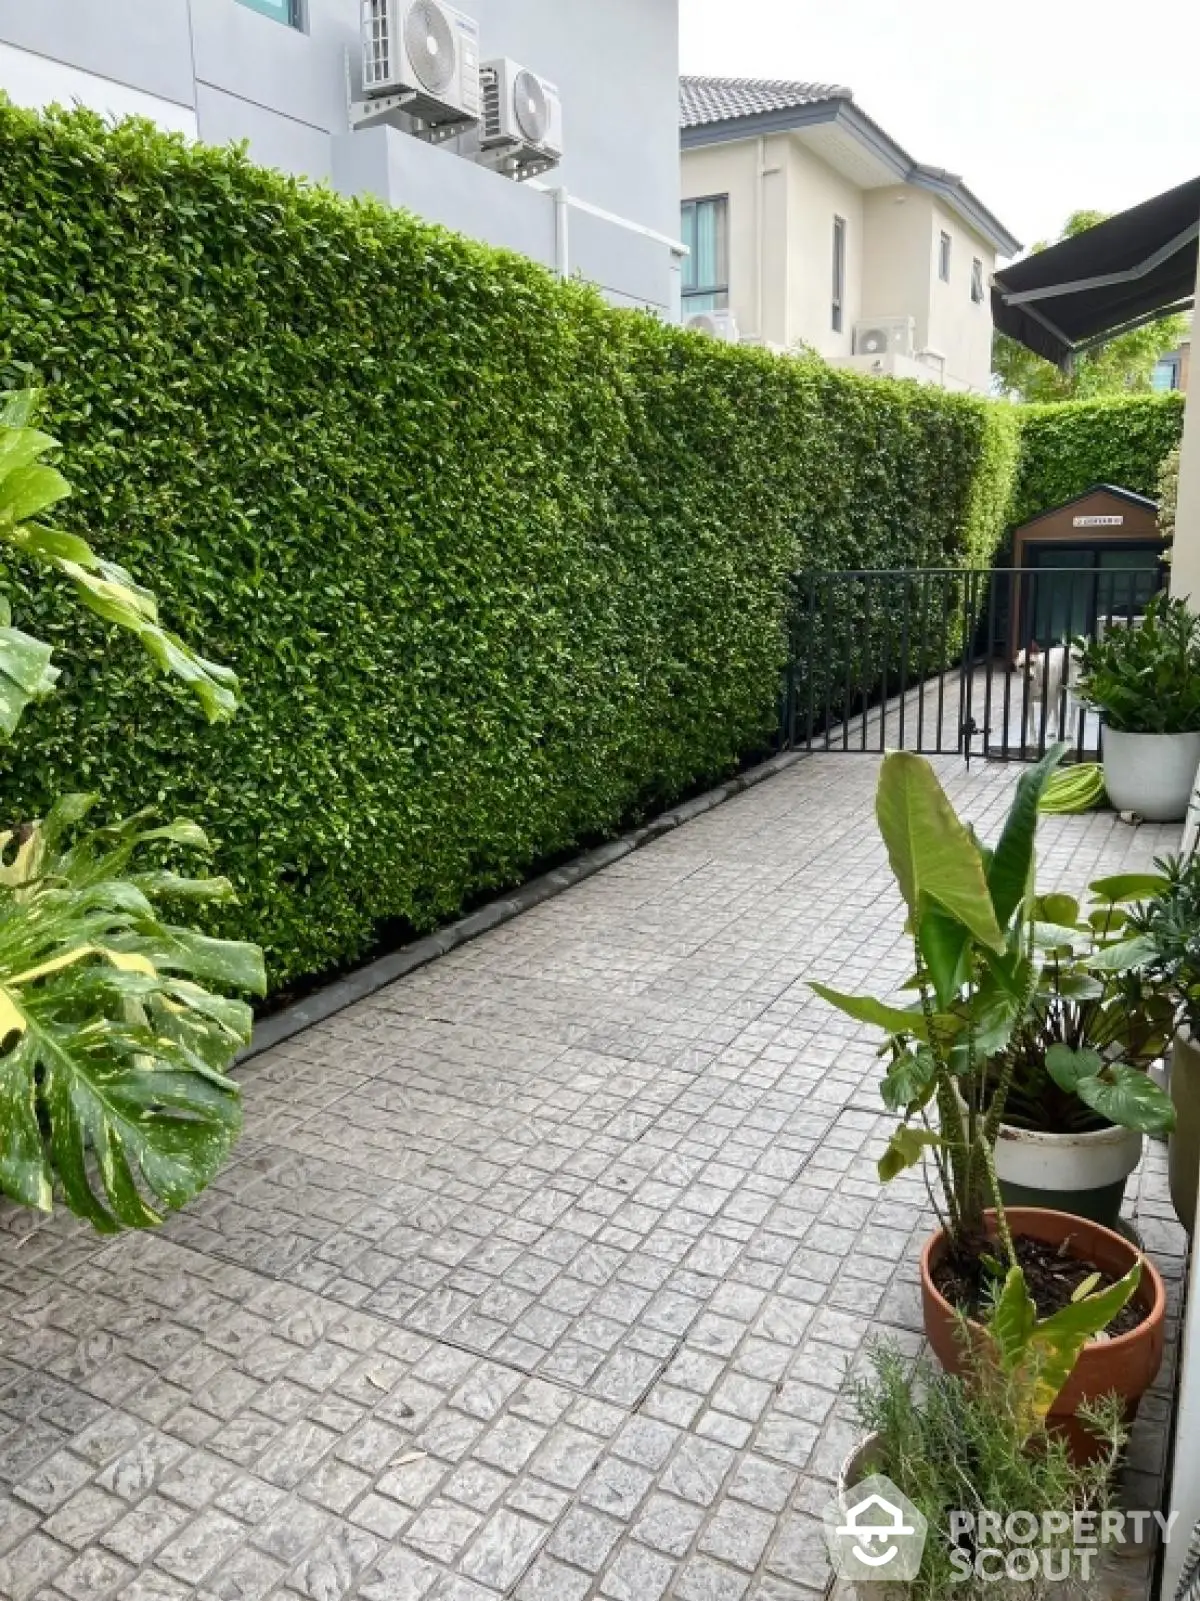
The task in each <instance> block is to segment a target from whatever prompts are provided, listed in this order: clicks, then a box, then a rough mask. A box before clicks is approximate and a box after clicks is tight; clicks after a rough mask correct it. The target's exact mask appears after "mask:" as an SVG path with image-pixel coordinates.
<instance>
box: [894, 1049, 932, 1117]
mask: <svg viewBox="0 0 1200 1601" xmlns="http://www.w3.org/2000/svg"><path fill="white" fill-rule="evenodd" d="M936 1088H937V1063H936V1062H935V1061H934V1059H933V1053H932V1052H931V1051H929V1050H926V1049H922V1050H917V1051H905V1052H904V1053H903V1054H902V1055H900V1056H897V1057H896V1058H895V1060H894V1061H893V1062H892V1063H891V1064H890V1065H889V1067H888V1070H887V1072H886V1073H885V1075H884V1078H883V1082H882V1084H881V1085H880V1094H881V1095H882V1096H883V1104H884V1105H885V1106H886V1107H887V1108H888V1110H889V1111H890V1112H909V1113H912V1112H916V1111H919V1110H920V1109H921V1108H922V1107H924V1106H928V1104H929V1102H930V1101H931V1100H932V1098H933V1094H934V1091H935V1090H936Z"/></svg>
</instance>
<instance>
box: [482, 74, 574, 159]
mask: <svg viewBox="0 0 1200 1601" xmlns="http://www.w3.org/2000/svg"><path fill="white" fill-rule="evenodd" d="M480 86H481V95H482V102H483V110H482V115H481V119H480V126H479V160H480V162H481V164H482V165H484V166H488V167H494V168H495V169H496V170H497V171H499V172H507V173H508V174H509V176H510V177H514V178H518V179H524V178H535V177H537V176H538V175H539V174H540V173H543V172H549V171H550V170H551V168H553V167H557V166H558V164H559V162H560V161H561V160H562V157H563V111H562V98H561V96H560V95H559V92H558V89H557V88H556V87H555V85H554V84H552V83H551V82H550V81H549V79H547V78H543V77H540V76H539V75H538V74H537V73H536V72H531V71H530V70H529V68H528V67H523V66H521V65H520V64H519V63H518V62H516V61H510V60H509V59H508V57H507V56H501V57H499V58H498V59H497V60H495V61H485V62H484V63H483V67H482V68H481V70H480Z"/></svg>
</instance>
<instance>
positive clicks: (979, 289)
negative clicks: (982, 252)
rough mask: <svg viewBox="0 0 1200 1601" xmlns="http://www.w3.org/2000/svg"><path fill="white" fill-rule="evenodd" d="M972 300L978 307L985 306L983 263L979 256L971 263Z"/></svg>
mask: <svg viewBox="0 0 1200 1601" xmlns="http://www.w3.org/2000/svg"><path fill="white" fill-rule="evenodd" d="M971 299H972V300H973V301H974V302H975V304H976V305H977V306H982V305H983V262H982V261H980V259H979V257H978V256H976V257H975V259H974V260H973V261H972V263H971Z"/></svg>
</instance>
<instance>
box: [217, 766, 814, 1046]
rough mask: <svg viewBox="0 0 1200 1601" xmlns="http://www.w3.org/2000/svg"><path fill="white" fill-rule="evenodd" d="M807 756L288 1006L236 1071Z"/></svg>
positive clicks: (735, 784) (708, 796)
mask: <svg viewBox="0 0 1200 1601" xmlns="http://www.w3.org/2000/svg"><path fill="white" fill-rule="evenodd" d="M804 754H805V753H804V752H803V751H795V750H789V751H782V752H781V753H780V754H779V755H778V756H772V757H770V758H769V759H768V760H767V761H765V762H760V763H759V765H758V766H757V767H752V768H750V769H749V771H747V772H745V773H740V774H739V775H738V776H737V777H736V778H731V779H729V780H727V782H725V783H724V784H718V785H717V787H716V788H715V789H710V790H706V791H705V793H704V794H703V795H697V796H696V797H695V798H694V799H693V800H690V801H685V802H684V803H683V804H682V805H681V806H675V807H672V808H671V810H670V811H667V812H663V813H662V814H661V816H659V817H655V818H653V819H652V820H651V821H650V822H648V823H644V824H643V825H642V827H641V828H635V829H634V830H633V831H632V832H631V833H628V834H622V835H621V837H620V838H619V839H614V840H610V841H609V842H608V844H606V845H598V846H597V847H596V848H595V850H590V851H585V852H584V853H583V855H582V856H577V857H576V858H575V860H574V861H572V862H568V863H567V864H566V865H565V866H564V867H556V868H555V869H554V871H553V872H552V873H544V874H542V876H541V877H540V878H531V879H530V880H529V882H528V883H527V884H522V885H521V886H520V888H519V889H515V890H513V891H512V893H511V894H509V895H505V896H502V897H501V898H500V899H499V900H494V901H489V902H488V904H487V905H486V906H481V907H480V908H479V910H478V911H477V912H471V913H470V914H469V916H467V917H461V918H459V919H458V921H457V922H455V923H450V924H449V925H448V926H447V927H446V928H443V929H439V930H438V932H437V933H436V934H429V935H427V936H426V938H424V939H419V940H416V941H414V942H413V944H411V945H405V946H403V947H402V948H401V949H400V950H398V951H392V952H390V953H389V954H388V955H387V956H380V957H378V958H377V959H376V960H375V961H373V962H368V963H367V965H366V966H365V967H360V968H359V969H358V970H357V971H356V972H354V973H348V974H347V975H346V976H345V978H338V979H334V981H333V982H332V983H331V984H326V985H325V986H324V988H323V989H319V990H316V991H315V992H314V993H313V994H312V995H307V996H305V998H304V999H303V1000H302V1001H296V1002H295V1003H294V1004H293V1005H291V1006H285V1007H284V1008H283V1010H282V1011H279V1012H276V1013H275V1014H274V1015H273V1016H271V1017H268V1018H264V1020H263V1021H262V1022H261V1023H259V1024H257V1025H256V1027H255V1030H254V1036H253V1038H252V1039H251V1041H250V1044H249V1045H248V1046H247V1047H246V1049H245V1050H244V1051H243V1052H242V1053H241V1055H240V1056H239V1057H238V1058H237V1062H236V1063H235V1066H240V1065H241V1064H242V1063H243V1062H249V1061H251V1060H252V1059H253V1058H254V1057H256V1056H260V1055H261V1054H262V1053H263V1052H264V1051H268V1050H270V1049H271V1047H272V1046H274V1045H282V1044H283V1042H284V1041H285V1040H290V1039H293V1038H294V1037H295V1036H296V1035H297V1034H302V1033H303V1032H304V1030H305V1029H308V1028H312V1026H313V1024H314V1023H323V1022H324V1021H325V1019H326V1018H329V1017H333V1016H335V1015H336V1013H338V1012H344V1011H345V1010H346V1008H347V1007H348V1006H353V1005H354V1004H355V1003H356V1002H357V1001H362V1000H366V998H367V997H368V996H369V995H374V994H376V993H377V992H378V991H379V990H381V989H384V988H385V987H386V986H387V985H388V984H394V983H395V982H396V980H397V979H400V978H405V977H407V975H408V974H409V973H413V972H415V971H416V970H417V968H419V967H427V966H428V965H429V963H430V962H435V961H437V959H438V957H439V956H446V955H447V954H448V953H449V952H450V951H453V950H457V948H458V947H459V946H460V945H465V944H467V942H468V941H469V940H473V939H478V937H479V935H480V934H486V933H487V931H488V930H489V929H492V928H499V927H500V925H501V924H502V923H508V922H511V921H512V919H513V918H514V917H519V916H520V915H521V913H522V912H528V911H531V910H532V908H533V907H535V906H540V905H541V904H542V902H543V901H548V900H552V899H553V898H554V896H556V895H561V894H562V893H563V891H564V890H568V889H571V888H572V886H573V885H575V884H580V883H582V882H583V880H584V879H585V878H591V877H592V876H593V875H594V874H596V873H599V872H601V871H603V869H604V868H606V867H611V866H612V864H613V863H614V862H619V861H620V860H621V858H622V857H624V856H629V855H631V854H632V853H633V852H634V851H637V850H641V848H642V847H643V846H644V845H651V844H653V842H654V841H655V840H656V839H661V838H662V836H663V835H664V834H669V833H671V832H672V830H674V829H676V828H680V827H681V826H682V825H683V824H684V823H690V822H691V821H692V820H693V819H694V818H696V817H703V815H704V814H705V812H711V811H714V810H715V809H716V808H717V807H718V806H722V805H724V803H725V802H726V801H728V800H732V799H733V798H734V796H735V795H742V794H744V793H745V792H746V790H748V789H754V788H755V786H756V785H758V784H761V783H763V782H764V781H765V780H766V779H768V778H774V777H775V776H776V775H777V774H779V773H782V772H785V771H786V770H787V769H788V768H789V767H791V766H793V765H794V763H796V762H798V761H799V760H800V758H801V756H803V755H804Z"/></svg>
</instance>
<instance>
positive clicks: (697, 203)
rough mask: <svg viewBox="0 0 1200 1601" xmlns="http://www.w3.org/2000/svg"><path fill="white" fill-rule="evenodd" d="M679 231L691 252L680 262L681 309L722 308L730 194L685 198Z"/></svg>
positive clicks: (726, 300)
mask: <svg viewBox="0 0 1200 1601" xmlns="http://www.w3.org/2000/svg"><path fill="white" fill-rule="evenodd" d="M680 232H681V235H682V239H683V243H684V244H685V245H686V246H687V247H688V250H689V251H690V252H691V254H690V255H688V256H685V257H684V262H683V309H684V313H685V315H688V316H691V315H693V314H695V313H696V312H701V311H724V310H725V309H726V308H727V307H728V305H729V197H728V196H727V195H715V196H713V197H712V198H711V199H709V200H685V201H684V203H683V211H682V216H681V227H680Z"/></svg>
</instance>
